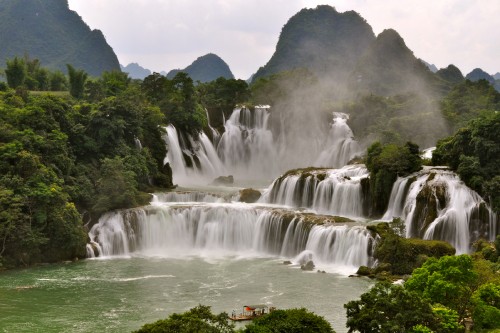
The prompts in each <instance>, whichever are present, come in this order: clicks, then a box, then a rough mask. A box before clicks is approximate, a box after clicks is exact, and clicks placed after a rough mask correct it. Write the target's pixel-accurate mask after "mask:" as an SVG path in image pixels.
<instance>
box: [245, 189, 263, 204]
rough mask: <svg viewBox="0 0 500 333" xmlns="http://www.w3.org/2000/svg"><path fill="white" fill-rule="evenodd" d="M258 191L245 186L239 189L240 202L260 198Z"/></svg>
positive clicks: (248, 201)
mask: <svg viewBox="0 0 500 333" xmlns="http://www.w3.org/2000/svg"><path fill="white" fill-rule="evenodd" d="M260 196H261V194H260V192H259V191H257V190H254V189H253V188H245V189H243V190H240V202H246V203H254V202H257V200H259V199H260Z"/></svg>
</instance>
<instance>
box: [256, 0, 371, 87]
mask: <svg viewBox="0 0 500 333" xmlns="http://www.w3.org/2000/svg"><path fill="white" fill-rule="evenodd" d="M374 40H375V35H374V33H373V30H372V28H371V27H370V25H369V24H368V23H366V21H365V20H364V19H363V18H362V17H361V16H360V15H359V14H358V13H356V12H354V11H349V12H345V13H339V12H337V11H336V10H335V8H333V7H330V6H327V5H322V6H318V7H316V8H315V9H302V10H301V11H300V12H298V13H297V14H295V15H294V16H293V17H292V18H290V19H289V20H288V22H287V23H286V24H285V26H284V27H283V29H282V30H281V34H280V37H279V40H278V44H277V45H276V51H275V52H274V54H273V56H272V57H271V59H270V60H269V62H268V63H267V64H266V65H265V66H263V67H261V68H259V70H258V71H257V72H256V73H255V75H254V77H253V80H254V81H255V80H256V79H258V78H261V77H264V76H269V75H271V74H275V73H278V72H281V71H288V70H292V69H295V68H306V69H308V70H311V71H312V72H313V73H316V74H317V75H322V74H329V75H330V74H332V73H335V75H336V76H337V77H338V78H340V77H341V76H346V75H347V74H348V73H349V72H350V71H351V70H352V69H353V68H354V66H355V65H356V63H357V60H358V58H359V57H360V56H361V55H362V54H363V53H364V51H365V50H366V49H367V47H368V46H369V45H370V44H371V43H372V42H373V41H374Z"/></svg>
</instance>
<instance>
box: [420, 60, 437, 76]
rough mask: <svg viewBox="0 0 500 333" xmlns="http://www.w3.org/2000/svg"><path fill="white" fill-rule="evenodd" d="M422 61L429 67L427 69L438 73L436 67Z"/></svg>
mask: <svg viewBox="0 0 500 333" xmlns="http://www.w3.org/2000/svg"><path fill="white" fill-rule="evenodd" d="M420 61H422V62H423V63H424V64H425V65H426V66H427V68H429V69H430V71H431V72H433V73H436V72H437V71H438V68H437V67H436V65H434V64H430V63H428V62H427V61H425V60H422V59H420Z"/></svg>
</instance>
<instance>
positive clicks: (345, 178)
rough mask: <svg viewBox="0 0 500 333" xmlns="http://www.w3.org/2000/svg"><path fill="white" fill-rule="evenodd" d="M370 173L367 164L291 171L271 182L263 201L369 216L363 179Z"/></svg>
mask: <svg viewBox="0 0 500 333" xmlns="http://www.w3.org/2000/svg"><path fill="white" fill-rule="evenodd" d="M368 175H369V173H368V170H367V169H366V167H365V166H364V165H348V166H345V167H343V168H341V169H318V168H307V169H296V170H291V171H288V172H287V173H285V174H284V175H282V176H281V177H279V178H278V179H276V180H275V181H274V182H273V183H272V184H271V186H270V187H269V189H268V190H267V192H266V193H265V194H264V195H263V197H262V199H261V202H266V203H272V204H280V205H286V206H290V207H304V208H311V209H313V210H315V211H316V212H317V213H319V214H330V215H342V216H350V217H362V216H366V213H367V212H366V210H367V207H366V206H367V205H366V204H365V202H366V201H367V200H366V198H365V196H364V194H363V193H364V191H363V185H362V181H363V179H367V178H368ZM366 203H367V202H366Z"/></svg>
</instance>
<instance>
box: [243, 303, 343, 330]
mask: <svg viewBox="0 0 500 333" xmlns="http://www.w3.org/2000/svg"><path fill="white" fill-rule="evenodd" d="M243 332H244V333H303V332H304V333H316V332H317V333H333V332H334V331H333V329H332V327H331V326H330V324H329V323H328V322H327V321H326V320H325V319H324V318H323V317H321V316H318V315H316V314H314V313H312V312H309V311H307V310H306V309H304V308H302V309H288V310H274V311H273V312H271V313H270V314H268V315H265V316H263V317H260V318H257V319H255V320H254V321H253V322H252V323H251V324H249V325H247V327H245V329H244V330H243Z"/></svg>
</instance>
